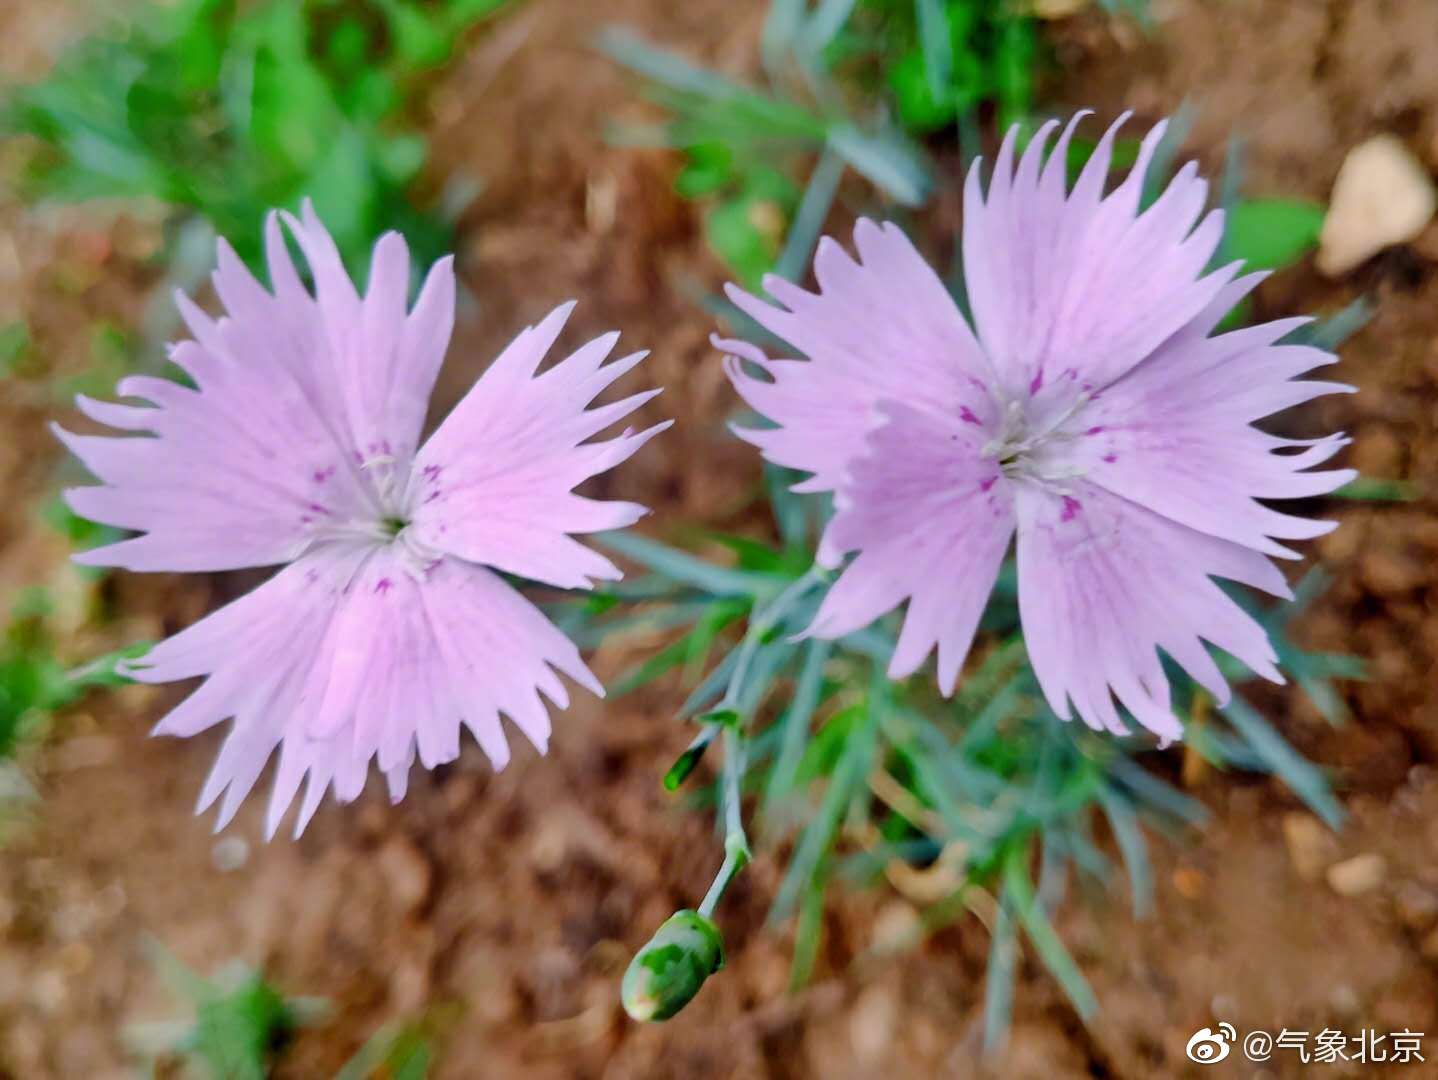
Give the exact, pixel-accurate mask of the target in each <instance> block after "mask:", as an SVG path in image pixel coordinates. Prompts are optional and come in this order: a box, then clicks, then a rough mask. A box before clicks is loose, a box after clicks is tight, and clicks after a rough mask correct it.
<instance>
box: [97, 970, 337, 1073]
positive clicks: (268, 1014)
mask: <svg viewBox="0 0 1438 1080" xmlns="http://www.w3.org/2000/svg"><path fill="white" fill-rule="evenodd" d="M148 951H149V953H150V955H151V960H152V962H153V964H154V966H155V968H156V970H157V971H158V972H159V975H160V978H161V980H162V981H163V982H164V984H165V985H166V987H167V988H168V989H169V990H170V992H171V993H172V994H173V995H174V996H175V997H177V998H180V999H181V1000H182V1001H184V1002H185V1003H186V1005H187V1006H188V1008H189V1010H190V1013H191V1015H190V1016H189V1017H188V1018H185V1019H177V1020H162V1021H156V1022H152V1023H144V1024H135V1025H132V1026H131V1027H129V1028H127V1029H126V1032H125V1034H126V1036H127V1041H128V1042H129V1043H130V1044H131V1045H132V1047H133V1048H134V1050H135V1051H136V1052H137V1053H138V1054H139V1056H140V1057H142V1058H143V1059H145V1060H146V1062H147V1063H148V1065H149V1067H150V1072H151V1075H160V1072H159V1068H160V1064H161V1063H162V1062H164V1061H167V1060H169V1059H178V1060H179V1061H180V1062H181V1063H183V1065H184V1066H185V1067H186V1069H187V1073H186V1075H199V1076H203V1077H207V1078H210V1080H264V1078H265V1077H268V1076H270V1075H272V1074H273V1065H274V1060H275V1058H276V1056H277V1055H278V1054H279V1053H280V1052H281V1051H282V1050H283V1049H284V1047H285V1046H286V1045H287V1044H288V1043H289V1042H290V1040H291V1039H292V1038H293V1037H294V1035H295V1033H296V1032H297V1031H298V1030H299V1029H300V1028H301V1027H303V1026H305V1025H308V1024H310V1023H313V1022H315V1021H316V1020H318V1019H320V1018H322V1017H323V1016H324V1015H325V1014H326V1012H327V1011H328V1008H327V1006H326V1004H325V1003H324V1002H323V1001H320V1000H317V999H315V998H288V997H286V996H285V995H284V994H282V993H281V992H280V991H279V990H277V989H276V988H275V987H274V986H272V985H271V984H270V982H269V981H268V980H267V979H266V978H265V977H264V976H263V975H262V974H261V973H259V972H256V971H253V970H251V969H250V968H247V967H245V966H244V965H243V964H238V963H235V964H230V965H228V966H227V967H226V968H225V969H224V970H222V971H220V972H219V973H218V974H217V975H216V976H215V977H214V978H213V979H206V978H203V977H202V976H200V975H198V974H196V973H195V972H193V971H191V970H190V969H189V968H187V967H185V966H184V965H183V964H181V963H180V961H179V960H178V959H177V958H176V957H175V956H174V955H173V954H171V953H170V952H169V950H167V949H166V948H165V947H164V946H163V945H161V944H160V943H159V942H157V941H150V942H149V949H148ZM164 1075H170V1074H169V1072H166V1073H164Z"/></svg>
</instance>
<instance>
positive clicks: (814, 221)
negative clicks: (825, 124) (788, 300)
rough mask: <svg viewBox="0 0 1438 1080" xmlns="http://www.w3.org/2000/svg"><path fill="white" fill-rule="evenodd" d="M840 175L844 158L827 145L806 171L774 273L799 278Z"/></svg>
mask: <svg viewBox="0 0 1438 1080" xmlns="http://www.w3.org/2000/svg"><path fill="white" fill-rule="evenodd" d="M843 175H844V159H843V158H842V157H841V156H840V155H839V154H838V153H836V152H835V151H834V149H833V148H832V147H827V146H826V147H825V148H824V152H823V153H822V154H820V155H819V161H818V164H816V165H815V166H814V171H813V172H812V173H810V174H809V184H808V186H807V187H806V188H805V189H804V198H803V200H802V201H801V202H800V203H799V209H798V210H797V211H796V212H795V213H794V221H793V223H792V224H791V225H790V226H789V235H788V237H787V238H786V239H785V241H784V250H783V251H782V252H780V254H779V259H778V261H777V262H776V263H775V264H774V273H776V274H778V275H779V276H780V277H782V278H787V279H788V280H790V281H798V280H799V279H800V278H801V277H802V276H803V274H804V269H805V267H807V266H808V265H809V259H810V257H811V256H812V255H813V254H814V247H815V245H816V244H818V242H819V234H820V233H821V232H823V230H824V222H825V221H826V220H827V219H828V217H829V210H830V208H831V207H832V206H833V205H834V196H835V194H837V193H838V190H839V181H840V179H842V177H843Z"/></svg>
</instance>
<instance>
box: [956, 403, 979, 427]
mask: <svg viewBox="0 0 1438 1080" xmlns="http://www.w3.org/2000/svg"><path fill="white" fill-rule="evenodd" d="M959 419H960V420H962V421H963V422H964V423H966V424H977V423H979V418H978V417H977V416H975V415H974V413H973V410H972V409H970V408H969V407H968V406H967V405H965V406H964V407H963V408H961V409H960V410H959Z"/></svg>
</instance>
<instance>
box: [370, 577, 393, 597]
mask: <svg viewBox="0 0 1438 1080" xmlns="http://www.w3.org/2000/svg"><path fill="white" fill-rule="evenodd" d="M393 587H394V582H392V581H391V580H390V579H389V578H387V577H382V578H380V579H379V582H378V583H377V584H376V585H375V587H374V591H375V592H377V593H380V594H381V595H383V594H384V593H387V592H389V591H390V589H392V588H393Z"/></svg>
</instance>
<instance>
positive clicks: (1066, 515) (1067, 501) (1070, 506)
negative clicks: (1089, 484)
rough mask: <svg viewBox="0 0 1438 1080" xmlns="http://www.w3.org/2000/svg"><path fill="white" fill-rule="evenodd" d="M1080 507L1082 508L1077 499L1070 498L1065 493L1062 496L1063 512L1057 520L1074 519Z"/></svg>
mask: <svg viewBox="0 0 1438 1080" xmlns="http://www.w3.org/2000/svg"><path fill="white" fill-rule="evenodd" d="M1082 509H1083V507H1082V505H1080V503H1079V501H1078V500H1077V499H1075V498H1072V497H1071V496H1068V495H1065V496H1064V512H1063V514H1062V515H1061V516H1060V518H1059V520H1060V521H1072V520H1073V519H1074V517H1075V516H1077V514H1078V512H1079V511H1080V510H1082Z"/></svg>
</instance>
